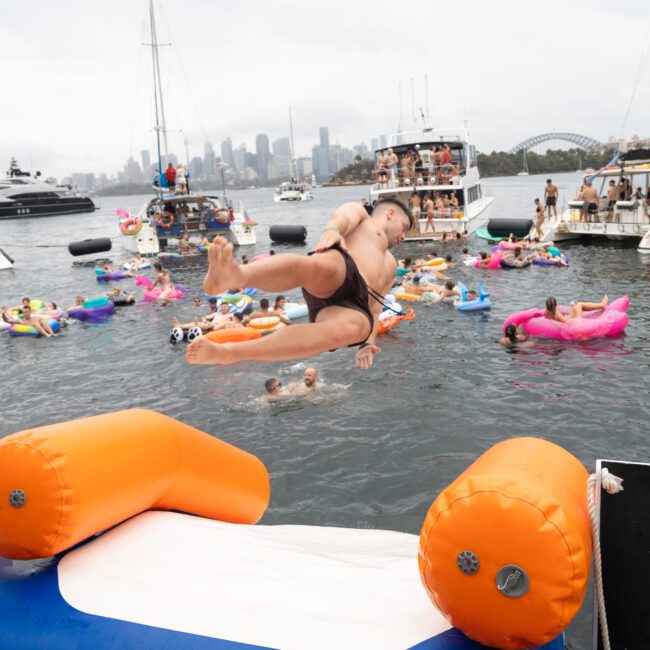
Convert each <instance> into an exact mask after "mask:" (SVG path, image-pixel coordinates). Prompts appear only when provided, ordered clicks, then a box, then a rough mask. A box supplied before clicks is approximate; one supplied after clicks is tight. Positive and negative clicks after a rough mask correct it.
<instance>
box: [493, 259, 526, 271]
mask: <svg viewBox="0 0 650 650" xmlns="http://www.w3.org/2000/svg"><path fill="white" fill-rule="evenodd" d="M500 266H501V268H502V269H525V268H527V267H529V266H530V260H529V259H528V258H523V257H522V258H519V259H515V258H514V257H503V258H501V262H500Z"/></svg>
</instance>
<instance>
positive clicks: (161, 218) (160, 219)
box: [156, 210, 174, 230]
mask: <svg viewBox="0 0 650 650" xmlns="http://www.w3.org/2000/svg"><path fill="white" fill-rule="evenodd" d="M165 216H167V217H168V219H165ZM156 223H157V224H158V225H159V226H160V227H161V228H164V229H165V230H169V229H170V228H171V227H172V226H173V225H174V215H173V214H172V213H171V212H168V211H167V210H165V211H164V212H159V213H158V215H157V216H156Z"/></svg>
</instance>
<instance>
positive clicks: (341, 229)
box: [187, 199, 412, 370]
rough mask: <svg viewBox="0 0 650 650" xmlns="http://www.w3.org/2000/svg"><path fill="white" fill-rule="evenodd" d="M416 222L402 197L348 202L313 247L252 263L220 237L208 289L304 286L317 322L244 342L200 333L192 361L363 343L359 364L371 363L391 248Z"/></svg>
mask: <svg viewBox="0 0 650 650" xmlns="http://www.w3.org/2000/svg"><path fill="white" fill-rule="evenodd" d="M411 226H412V217H411V214H410V212H409V209H408V208H407V206H405V205H404V204H403V203H401V202H400V201H397V200H395V199H385V200H383V201H382V202H381V203H380V204H378V205H377V208H376V209H375V211H374V213H373V216H372V217H368V215H367V214H366V211H365V210H364V209H363V208H362V206H360V205H359V204H358V203H345V204H343V205H342V206H340V207H339V208H337V209H336V210H335V211H334V214H333V215H332V218H331V219H330V221H329V222H328V224H327V227H326V228H325V230H324V231H323V233H322V234H321V236H320V238H319V239H318V242H317V244H316V250H315V251H314V254H312V255H307V256H303V255H297V254H293V253H286V254H284V255H276V256H275V257H272V258H271V257H267V258H265V259H262V260H259V261H257V262H256V263H255V264H249V265H247V266H241V265H238V264H237V263H236V262H235V260H234V259H233V256H232V244H228V243H227V242H226V240H225V239H224V238H223V237H216V238H215V241H214V243H213V244H212V246H211V247H210V249H209V251H208V258H209V262H210V265H209V268H208V273H207V275H206V277H205V280H204V284H203V287H204V289H205V291H206V292H207V293H209V294H216V293H220V292H221V291H223V290H225V289H227V288H228V287H232V286H248V287H256V288H259V289H262V290H264V291H273V292H279V291H286V290H287V289H292V288H294V287H301V288H302V291H303V295H304V297H305V300H306V302H307V306H308V309H309V320H310V323H309V324H304V325H302V324H301V325H293V326H292V327H291V328H283V329H279V330H277V331H276V332H274V333H273V335H272V336H265V337H262V338H261V339H253V340H251V341H243V342H241V343H224V344H221V345H220V344H217V343H213V342H211V341H207V340H205V341H202V340H201V339H200V338H199V339H195V340H194V341H193V342H192V344H191V345H190V346H189V347H188V350H187V360H188V362H190V363H201V364H205V363H220V364H230V363H235V362H236V361H240V360H258V361H281V360H289V359H306V358H309V357H313V356H315V355H317V354H321V353H322V352H325V351H327V350H332V349H336V348H340V347H345V346H359V350H358V352H357V353H356V355H355V364H356V366H357V367H358V368H361V369H363V370H367V369H368V368H370V367H371V366H372V363H373V359H374V356H375V354H377V353H379V352H380V351H381V349H380V348H379V347H377V346H376V345H375V339H376V337H377V333H378V321H377V318H378V316H379V314H380V312H381V309H382V306H383V302H384V300H383V296H384V295H386V293H388V290H389V289H390V288H391V286H392V285H393V281H394V279H395V272H396V268H397V263H396V262H395V258H394V257H393V256H392V255H391V254H390V253H389V252H388V249H389V248H391V247H392V246H395V245H397V244H399V243H400V242H402V241H403V240H404V236H405V234H406V232H407V231H408V229H409V228H410V227H411ZM371 299H372V300H371Z"/></svg>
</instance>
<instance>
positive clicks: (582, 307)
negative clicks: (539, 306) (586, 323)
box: [544, 296, 609, 323]
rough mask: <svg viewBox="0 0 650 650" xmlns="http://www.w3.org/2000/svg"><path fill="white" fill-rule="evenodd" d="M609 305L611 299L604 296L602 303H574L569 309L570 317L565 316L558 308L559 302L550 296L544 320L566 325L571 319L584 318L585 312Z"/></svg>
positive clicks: (547, 300)
mask: <svg viewBox="0 0 650 650" xmlns="http://www.w3.org/2000/svg"><path fill="white" fill-rule="evenodd" d="M608 303H609V298H608V297H607V296H603V299H602V300H601V301H600V302H583V301H573V302H571V305H570V307H569V315H568V316H564V315H563V314H562V313H561V312H560V311H559V310H558V308H557V300H556V299H555V298H554V297H553V296H550V297H548V298H547V299H546V309H545V310H544V318H548V319H549V320H555V321H557V322H558V323H566V322H567V320H569V319H571V318H582V312H584V311H596V310H598V309H605V307H607V304H608Z"/></svg>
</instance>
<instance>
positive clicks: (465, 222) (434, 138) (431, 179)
mask: <svg viewBox="0 0 650 650" xmlns="http://www.w3.org/2000/svg"><path fill="white" fill-rule="evenodd" d="M445 145H446V146H447V147H448V148H449V152H450V153H451V161H450V162H449V163H446V164H444V165H440V164H438V161H437V158H436V157H435V155H434V154H435V153H436V152H438V151H440V150H441V149H442V148H444V147H445ZM389 147H390V148H391V149H392V150H393V153H395V154H397V157H398V159H399V160H400V162H401V160H402V157H403V156H404V155H406V154H408V153H409V152H411V153H415V152H416V153H418V154H419V155H420V157H421V159H422V167H419V166H416V167H415V168H414V169H412V170H411V172H408V173H405V172H404V171H403V169H402V167H401V165H400V164H398V165H397V166H395V167H394V168H393V169H388V170H387V171H386V175H385V176H381V175H378V176H377V182H376V183H374V184H373V185H372V187H371V189H370V200H371V202H373V201H378V200H381V199H387V198H395V199H399V200H400V201H402V202H403V203H405V204H407V205H410V204H409V200H410V198H411V196H412V195H413V194H414V193H417V194H418V195H419V197H420V201H421V203H422V206H424V201H425V198H426V197H427V196H428V197H432V198H433V199H436V198H438V199H440V200H441V201H443V202H444V201H445V200H449V199H450V198H451V195H452V193H453V194H454V195H455V197H456V199H457V201H458V205H457V206H449V207H444V208H439V207H438V208H436V209H435V210H434V213H433V218H432V219H429V218H427V214H426V211H425V210H424V208H423V209H422V212H421V213H420V218H419V219H418V222H417V224H416V226H415V228H413V229H412V230H410V231H409V232H408V233H407V235H406V238H405V239H406V240H407V241H422V240H436V239H439V238H440V237H441V236H442V235H443V234H445V233H446V234H454V233H457V232H458V233H463V232H466V233H470V232H473V231H474V230H476V229H477V228H479V227H480V226H481V225H483V224H485V223H486V222H487V220H488V219H489V217H490V215H489V212H490V205H491V204H492V201H493V200H494V199H493V197H490V196H485V195H484V193H483V189H482V186H481V179H480V176H479V172H478V166H477V154H476V148H475V147H474V145H471V144H470V143H469V137H468V132H467V129H466V128H456V129H434V128H423V129H421V130H419V131H410V132H399V133H396V134H393V135H391V138H390V144H389ZM384 150H385V149H381V150H378V151H377V152H376V153H377V155H379V154H380V152H382V151H384Z"/></svg>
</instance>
